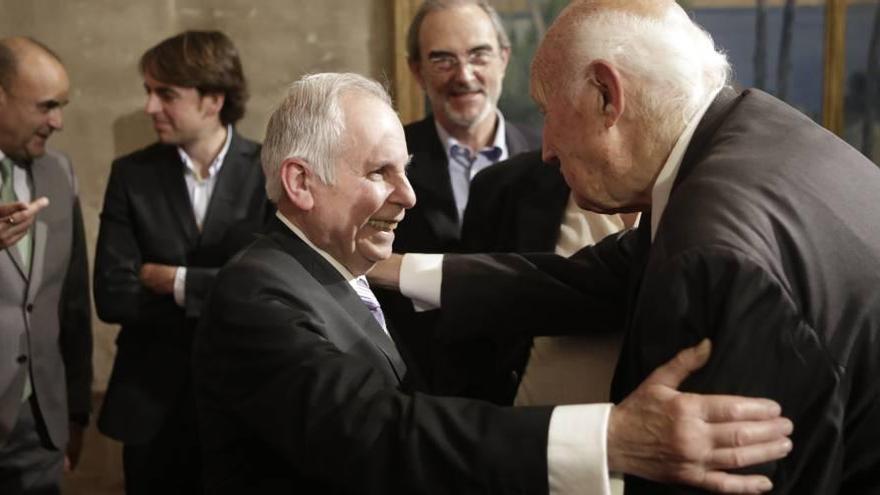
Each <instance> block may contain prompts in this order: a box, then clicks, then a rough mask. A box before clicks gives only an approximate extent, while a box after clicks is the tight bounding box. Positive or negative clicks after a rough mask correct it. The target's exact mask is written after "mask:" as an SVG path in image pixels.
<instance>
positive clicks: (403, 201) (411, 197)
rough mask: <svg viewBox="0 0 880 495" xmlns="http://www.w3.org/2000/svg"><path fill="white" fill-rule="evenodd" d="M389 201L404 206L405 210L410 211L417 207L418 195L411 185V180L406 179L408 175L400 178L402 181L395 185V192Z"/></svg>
mask: <svg viewBox="0 0 880 495" xmlns="http://www.w3.org/2000/svg"><path fill="white" fill-rule="evenodd" d="M388 199H389V201H391V202H393V203H395V204H397V205H400V206H402V207H403V208H404V209H409V208H412V207H413V206H415V204H416V193H415V191H413V188H412V185H410V183H409V179H407V178H406V175H401V176H400V179H399V180H398V181H397V183H396V184H394V191H393V192H392V193H391V196H390V197H389V198H388Z"/></svg>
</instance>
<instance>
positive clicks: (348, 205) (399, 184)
mask: <svg viewBox="0 0 880 495" xmlns="http://www.w3.org/2000/svg"><path fill="white" fill-rule="evenodd" d="M340 103H341V105H342V108H344V109H345V135H346V138H345V145H344V149H343V150H342V151H341V152H340V155H339V158H338V159H337V161H336V180H335V184H332V185H327V184H324V183H323V182H320V181H318V180H313V181H311V184H312V186H313V187H312V190H311V193H312V196H313V198H314V208H313V210H312V211H311V212H310V217H311V219H310V222H309V223H310V225H309V227H310V228H308V229H307V230H308V236H309V239H311V240H312V242H314V243H315V245H317V246H318V247H319V248H321V249H323V250H324V251H326V252H327V253H329V254H330V255H331V256H333V258H334V259H336V260H337V261H339V262H340V263H341V264H342V265H343V266H345V267H346V268H347V269H348V270H349V271H350V272H351V273H352V274H354V275H356V276H357V275H361V274H363V273H366V272H367V270H369V269H370V268H372V266H373V265H374V264H375V263H376V262H378V261H381V260H384V259H387V258H388V257H389V256H391V245H392V243H393V242H394V229H395V228H396V227H397V224H398V223H399V222H400V221H401V220H403V216H404V211H405V210H406V209H407V208H411V207H412V206H413V205H414V204H415V193H414V192H413V190H412V187H411V186H410V184H409V181H408V180H407V178H406V165H407V163H408V161H409V155H408V154H407V150H406V139H405V138H404V134H403V127H402V126H401V125H400V120H398V118H397V115H396V114H395V113H394V112H393V111H392V110H391V108H390V107H388V105H386V104H385V103H384V102H382V101H380V100H379V99H378V98H376V97H374V96H370V95H366V94H364V93H359V92H351V93H348V94H344V95H342V97H341V100H340Z"/></svg>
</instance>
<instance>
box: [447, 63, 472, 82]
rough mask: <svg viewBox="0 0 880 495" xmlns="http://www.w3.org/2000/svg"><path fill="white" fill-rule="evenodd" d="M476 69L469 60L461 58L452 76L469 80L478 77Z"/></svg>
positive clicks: (456, 78) (459, 79)
mask: <svg viewBox="0 0 880 495" xmlns="http://www.w3.org/2000/svg"><path fill="white" fill-rule="evenodd" d="M475 71H476V69H474V66H473V65H471V63H470V62H469V61H467V60H459V61H458V64H456V65H455V68H454V69H453V73H452V77H453V78H455V80H456V81H464V82H469V81H472V80H474V79H475V78H476V75H475Z"/></svg>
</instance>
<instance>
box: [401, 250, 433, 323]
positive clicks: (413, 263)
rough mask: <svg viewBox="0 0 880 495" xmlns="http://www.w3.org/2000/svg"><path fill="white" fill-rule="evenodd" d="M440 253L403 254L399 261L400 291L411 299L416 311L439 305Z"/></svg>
mask: <svg viewBox="0 0 880 495" xmlns="http://www.w3.org/2000/svg"><path fill="white" fill-rule="evenodd" d="M442 283H443V255H442V254H413V253H409V254H404V255H403V260H402V261H401V262H400V293H401V294H403V295H404V296H406V297H408V298H410V299H412V302H413V307H414V308H415V310H416V311H428V310H430V309H437V308H439V307H440V285H441V284H442Z"/></svg>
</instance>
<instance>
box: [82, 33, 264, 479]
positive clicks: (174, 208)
mask: <svg viewBox="0 0 880 495" xmlns="http://www.w3.org/2000/svg"><path fill="white" fill-rule="evenodd" d="M140 72H141V75H142V76H143V86H144V91H145V92H146V101H145V105H144V111H145V113H146V114H147V115H149V117H150V118H151V119H152V121H153V128H154V130H155V131H156V136H157V138H158V140H157V142H156V143H154V144H152V145H150V146H147V147H146V148H144V149H141V150H138V151H135V152H134V153H131V154H129V155H126V156H123V157H121V158H118V159H117V160H116V161H114V162H113V166H112V170H111V171H110V178H109V180H108V183H107V192H106V195H105V197H104V208H103V210H102V212H101V228H100V232H99V235H98V245H97V249H96V254H95V306H96V308H97V311H98V316H99V317H100V318H101V319H102V320H104V321H106V322H110V323H119V324H121V325H122V329H121V331H120V334H119V338H118V339H117V341H116V344H117V354H116V361H115V363H114V365H113V372H112V375H111V377H110V382H109V385H108V388H107V395H106V397H105V400H104V404H103V406H102V409H101V414H100V416H99V418H98V427H99V429H100V430H101V432H102V433H104V434H105V435H108V436H110V437H112V438H115V439H117V440H120V441H122V442H123V444H124V447H123V454H122V455H123V469H124V472H125V487H126V493H127V494H128V495H133V494H139V493H147V494H157V493H161V494H176V493H181V494H183V493H185V494H193V493H200V492H201V469H200V466H199V462H198V460H199V456H200V452H199V440H198V437H197V434H196V431H197V428H196V425H195V405H194V399H193V393H192V385H191V384H192V380H191V371H190V368H191V365H190V352H191V347H192V340H193V332H194V329H195V326H196V323H197V321H198V318H199V315H200V314H201V311H202V305H203V301H204V300H205V297H206V296H207V294H208V293H209V292H210V290H211V288H212V286H213V284H214V277H215V275H216V273H217V271H218V269H219V268H220V267H221V266H223V264H224V263H226V260H228V259H229V258H230V257H231V256H232V255H233V254H235V252H236V251H238V249H239V248H241V247H243V246H245V245H246V244H248V243H249V242H250V241H251V240H252V239H251V238H252V236H253V234H254V233H255V232H256V231H258V230H260V229H261V228H262V225H263V223H264V220H265V219H266V218H267V217H268V216H269V214H270V211H272V212H274V209H273V208H271V207H270V206H269V203H268V200H267V199H266V192H265V187H264V184H265V182H264V180H263V173H262V169H261V167H260V145H259V144H257V143H255V142H253V141H250V140H248V139H245V138H244V137H242V136H241V135H240V134H239V133H238V132H236V130H235V128H234V125H235V123H236V122H238V121H239V119H241V117H242V116H243V115H244V111H245V101H246V99H247V88H246V83H245V78H244V73H243V71H242V65H241V61H240V59H239V56H238V51H237V50H236V48H235V46H234V45H233V43H232V41H230V39H229V38H228V37H227V36H226V35H225V34H223V33H221V32H218V31H186V32H183V33H180V34H178V35H176V36H173V37H171V38H168V39H166V40H164V41H162V42H161V43H159V44H157V45H156V46H154V47H152V48H150V49H149V50H147V51H146V52H145V53H144V54H143V56H142V57H141V60H140Z"/></svg>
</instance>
